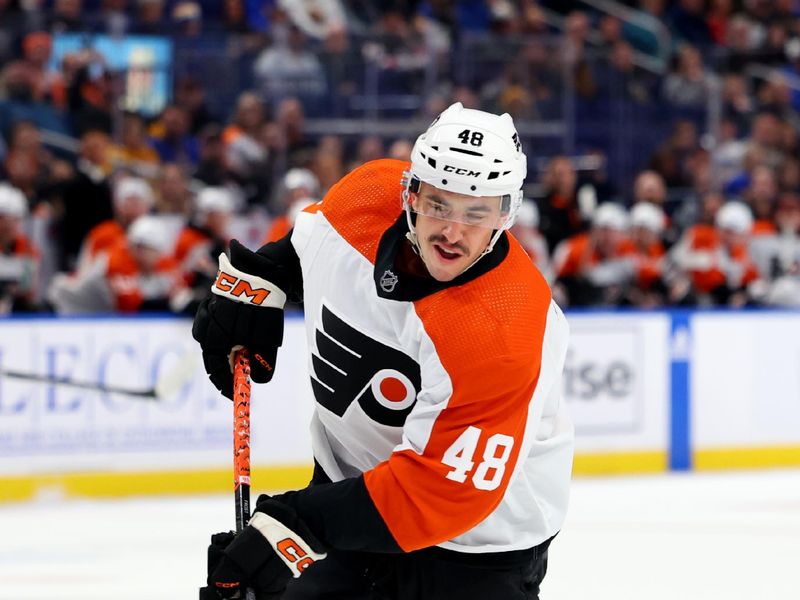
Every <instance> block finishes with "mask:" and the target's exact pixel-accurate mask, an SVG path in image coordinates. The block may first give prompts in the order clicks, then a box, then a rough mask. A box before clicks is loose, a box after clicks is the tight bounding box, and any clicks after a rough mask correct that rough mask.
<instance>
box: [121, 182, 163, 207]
mask: <svg viewBox="0 0 800 600" xmlns="http://www.w3.org/2000/svg"><path fill="white" fill-rule="evenodd" d="M128 198H139V199H140V200H141V201H143V202H144V203H145V204H146V205H147V206H148V207H152V206H153V204H154V203H155V198H154V197H153V190H152V189H151V188H150V184H149V183H147V182H146V181H145V180H144V179H142V178H141V177H123V178H122V179H120V180H119V181H117V183H116V184H114V203H116V204H119V203H121V202H124V201H125V200H127V199H128Z"/></svg>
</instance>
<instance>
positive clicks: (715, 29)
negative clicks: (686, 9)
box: [705, 0, 733, 46]
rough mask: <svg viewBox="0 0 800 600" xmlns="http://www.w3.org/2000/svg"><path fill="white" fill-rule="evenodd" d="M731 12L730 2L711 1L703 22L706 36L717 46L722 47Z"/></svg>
mask: <svg viewBox="0 0 800 600" xmlns="http://www.w3.org/2000/svg"><path fill="white" fill-rule="evenodd" d="M732 12H733V2H732V1H731V0H711V2H709V6H708V10H707V11H706V16H705V21H706V27H707V28H708V34H709V36H710V37H711V40H712V41H713V42H714V44H716V45H717V46H724V45H725V42H726V40H727V37H728V21H729V19H730V18H731V13H732Z"/></svg>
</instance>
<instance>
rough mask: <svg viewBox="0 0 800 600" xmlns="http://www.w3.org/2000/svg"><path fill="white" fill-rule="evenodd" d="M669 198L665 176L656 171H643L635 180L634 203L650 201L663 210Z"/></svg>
mask: <svg viewBox="0 0 800 600" xmlns="http://www.w3.org/2000/svg"><path fill="white" fill-rule="evenodd" d="M666 199H667V187H666V185H665V184H664V178H663V177H661V175H660V174H659V173H656V172H655V171H650V170H646V171H642V172H641V173H639V174H638V175H637V176H636V179H635V180H634V182H633V203H634V204H637V203H640V202H648V203H650V204H655V205H656V206H657V207H659V208H660V209H662V210H663V208H664V202H665V201H666Z"/></svg>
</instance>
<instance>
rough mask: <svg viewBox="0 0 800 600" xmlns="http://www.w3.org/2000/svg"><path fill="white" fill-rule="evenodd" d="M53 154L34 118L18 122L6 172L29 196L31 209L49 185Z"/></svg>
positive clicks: (4, 167)
mask: <svg viewBox="0 0 800 600" xmlns="http://www.w3.org/2000/svg"><path fill="white" fill-rule="evenodd" d="M51 159H52V156H51V155H50V153H49V152H47V151H46V150H45V149H44V147H43V146H42V139H41V132H40V131H39V128H38V127H36V124H35V123H32V122H31V121H16V122H15V123H14V125H13V126H12V129H11V135H10V138H9V140H8V152H7V154H6V157H5V160H4V161H3V171H5V175H6V177H7V178H8V181H9V183H11V185H13V186H14V187H16V188H17V189H19V190H20V191H21V192H22V193H23V194H24V195H25V197H26V198H27V201H28V208H32V207H33V206H34V205H36V204H37V203H38V202H39V200H41V198H40V192H41V191H42V188H43V187H44V186H45V185H46V181H47V178H48V166H49V165H50V162H51Z"/></svg>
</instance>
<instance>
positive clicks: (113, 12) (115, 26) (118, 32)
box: [96, 0, 131, 37]
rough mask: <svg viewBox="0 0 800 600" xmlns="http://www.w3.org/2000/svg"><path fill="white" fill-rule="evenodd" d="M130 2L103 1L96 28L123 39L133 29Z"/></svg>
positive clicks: (120, 0)
mask: <svg viewBox="0 0 800 600" xmlns="http://www.w3.org/2000/svg"><path fill="white" fill-rule="evenodd" d="M127 9H128V0H102V1H101V3H100V11H99V12H98V14H97V16H96V27H97V29H99V30H100V31H101V32H103V33H106V34H108V35H111V36H114V37H122V36H124V35H125V34H126V33H128V30H129V29H130V27H131V16H130V14H129V13H128V10H127Z"/></svg>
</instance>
